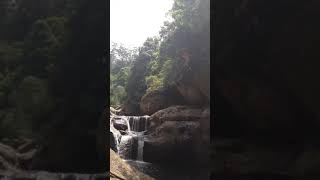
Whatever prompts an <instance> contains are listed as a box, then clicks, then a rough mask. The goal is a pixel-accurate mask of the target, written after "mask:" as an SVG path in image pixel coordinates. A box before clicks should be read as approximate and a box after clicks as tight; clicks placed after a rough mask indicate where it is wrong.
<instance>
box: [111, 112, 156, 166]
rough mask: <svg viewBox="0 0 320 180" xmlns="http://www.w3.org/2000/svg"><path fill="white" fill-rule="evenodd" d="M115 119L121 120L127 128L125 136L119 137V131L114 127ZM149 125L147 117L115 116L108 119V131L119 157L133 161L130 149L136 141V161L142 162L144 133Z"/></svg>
mask: <svg viewBox="0 0 320 180" xmlns="http://www.w3.org/2000/svg"><path fill="white" fill-rule="evenodd" d="M115 118H117V119H121V120H122V123H123V124H125V125H126V126H127V128H126V131H125V135H121V133H120V131H119V130H117V129H116V128H115V127H114V124H113V123H114V120H115ZM149 124H150V123H149V116H117V117H113V118H111V119H110V131H111V132H112V133H113V135H114V138H115V145H116V148H117V152H118V154H119V155H120V157H122V158H123V159H133V158H132V157H134V156H133V155H132V152H133V150H132V147H133V144H134V140H136V141H137V149H136V150H137V151H136V152H137V154H136V159H137V160H139V161H143V148H144V133H145V132H146V131H147V130H148V127H149ZM122 133H123V131H122Z"/></svg>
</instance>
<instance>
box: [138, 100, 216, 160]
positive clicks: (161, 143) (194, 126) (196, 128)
mask: <svg viewBox="0 0 320 180" xmlns="http://www.w3.org/2000/svg"><path fill="white" fill-rule="evenodd" d="M202 112H203V109H196V108H190V107H186V106H172V107H169V108H166V109H163V110H160V111H158V112H156V113H154V114H153V115H152V116H151V119H150V121H151V128H150V131H149V134H148V135H147V136H146V141H145V145H144V157H143V158H144V160H145V161H147V162H157V163H165V162H181V161H183V160H185V159H188V160H190V161H193V160H196V159H201V160H204V159H205V160H208V159H209V156H207V157H202V158H199V157H197V155H198V154H199V153H200V151H199V150H200V149H202V150H203V151H202V153H203V155H204V154H207V155H208V151H209V148H208V147H207V146H206V145H208V144H209V138H208V136H209V134H210V133H209V132H208V131H207V130H206V129H205V128H204V129H202V128H203V126H202V124H203V123H205V122H207V123H209V122H210V119H209V118H208V117H206V116H207V115H208V114H206V113H204V114H203V113H202ZM204 115H205V116H204ZM209 127H210V126H209ZM205 134H206V135H205Z"/></svg>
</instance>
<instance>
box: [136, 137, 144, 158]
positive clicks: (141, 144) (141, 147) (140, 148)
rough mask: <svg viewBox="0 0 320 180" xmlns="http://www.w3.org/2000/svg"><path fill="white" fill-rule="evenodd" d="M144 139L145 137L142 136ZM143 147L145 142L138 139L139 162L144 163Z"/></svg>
mask: <svg viewBox="0 0 320 180" xmlns="http://www.w3.org/2000/svg"><path fill="white" fill-rule="evenodd" d="M142 138H143V136H142ZM143 146H144V140H143V139H141V138H138V155H137V160H139V161H143Z"/></svg>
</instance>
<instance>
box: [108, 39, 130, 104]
mask: <svg viewBox="0 0 320 180" xmlns="http://www.w3.org/2000/svg"><path fill="white" fill-rule="evenodd" d="M135 56H136V49H128V48H126V47H124V46H122V45H119V44H115V43H114V44H113V45H112V49H111V52H110V57H111V59H110V60H111V62H110V65H111V69H110V103H111V105H112V106H119V105H122V104H123V102H124V100H125V99H126V97H127V92H126V87H127V83H128V77H129V76H130V73H131V67H132V62H133V59H134V58H135Z"/></svg>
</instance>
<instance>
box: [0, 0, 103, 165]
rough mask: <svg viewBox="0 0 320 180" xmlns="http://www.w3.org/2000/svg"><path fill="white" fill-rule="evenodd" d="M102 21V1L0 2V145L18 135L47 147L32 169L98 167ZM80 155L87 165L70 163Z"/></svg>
mask: <svg viewBox="0 0 320 180" xmlns="http://www.w3.org/2000/svg"><path fill="white" fill-rule="evenodd" d="M104 19H106V2H105V1H103V0H99V1H95V2H94V3H93V2H92V1H88V0H45V1H43V0H3V1H1V3H0V140H1V139H2V138H14V137H21V136H22V137H28V138H33V139H36V140H37V142H38V143H39V144H41V145H42V146H43V147H50V148H48V149H49V150H48V151H46V152H45V151H43V152H45V153H47V154H43V157H42V158H40V159H42V160H43V161H44V162H45V164H41V163H40V164H39V165H35V168H36V166H41V167H42V168H51V169H53V168H58V169H63V170H64V171H68V170H70V171H71V170H72V169H73V170H75V171H79V168H80V167H82V168H80V169H81V170H82V171H89V169H90V170H92V169H95V168H96V166H97V160H96V157H95V156H96V155H95V154H96V152H95V151H96V150H95V135H94V134H92V133H91V134H92V135H88V134H90V131H94V130H95V129H96V128H97V125H98V120H99V119H100V116H101V113H102V111H103V109H104V106H105V105H106V104H107V102H106V94H107V93H106V84H105V82H106V74H107V69H108V65H107V63H104V62H103V56H104V52H105V50H106V39H107V38H106V33H105V32H106V31H107V29H106V26H105V24H104V22H105V21H103V20H104ZM81 137H82V138H81ZM86 138H87V139H86ZM71 142H72V143H71ZM81 143H82V144H81ZM90 143H91V145H90V146H89V145H88V144H90ZM89 148H90V149H89ZM77 149H78V150H77ZM80 151H82V152H80ZM90 151H92V152H91V153H90ZM62 152H63V153H62ZM83 152H87V155H86V156H83V159H82V160H81V161H82V162H86V161H87V162H86V163H87V164H84V163H76V164H77V165H76V166H75V165H74V164H72V161H73V160H74V161H75V162H76V159H78V161H80V159H81V158H79V155H80V154H81V153H83ZM55 153H57V154H58V153H60V154H61V155H60V157H59V158H57V157H56V156H55V155H54V154H55ZM73 158H74V159H73ZM86 158H87V159H86ZM70 159H73V160H70ZM49 162H50V163H49ZM46 163H47V164H46ZM48 163H49V164H50V165H49V164H48ZM77 166H79V167H77Z"/></svg>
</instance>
